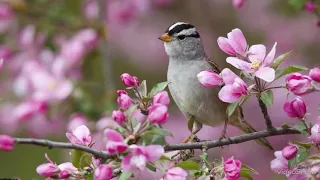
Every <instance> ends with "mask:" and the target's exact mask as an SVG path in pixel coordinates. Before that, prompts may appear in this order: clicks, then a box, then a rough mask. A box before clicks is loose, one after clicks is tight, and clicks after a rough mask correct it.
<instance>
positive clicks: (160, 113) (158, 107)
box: [148, 104, 169, 124]
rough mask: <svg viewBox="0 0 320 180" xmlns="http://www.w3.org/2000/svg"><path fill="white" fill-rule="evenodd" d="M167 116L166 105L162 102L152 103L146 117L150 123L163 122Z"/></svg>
mask: <svg viewBox="0 0 320 180" xmlns="http://www.w3.org/2000/svg"><path fill="white" fill-rule="evenodd" d="M168 118H169V113H168V107H167V106H165V105H163V104H153V105H152V106H151V107H150V109H149V115H148V119H149V120H150V122H152V123H157V124H164V123H166V122H167V120H168Z"/></svg>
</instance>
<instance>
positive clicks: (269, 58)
mask: <svg viewBox="0 0 320 180" xmlns="http://www.w3.org/2000/svg"><path fill="white" fill-rule="evenodd" d="M276 47H277V42H275V43H274V45H273V47H272V49H271V51H270V52H269V54H268V55H267V57H266V58H265V59H264V61H263V66H269V65H270V64H271V63H272V61H273V60H274V56H275V54H276Z"/></svg>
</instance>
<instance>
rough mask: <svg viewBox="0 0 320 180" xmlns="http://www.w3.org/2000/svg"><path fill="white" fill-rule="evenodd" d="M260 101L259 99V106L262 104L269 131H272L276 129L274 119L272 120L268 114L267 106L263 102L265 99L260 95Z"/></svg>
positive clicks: (261, 107)
mask: <svg viewBox="0 0 320 180" xmlns="http://www.w3.org/2000/svg"><path fill="white" fill-rule="evenodd" d="M258 101H259V106H260V109H261V112H262V114H263V117H264V119H265V121H266V125H267V129H268V130H269V131H272V130H273V129H274V127H273V126H272V121H271V119H270V116H269V114H268V109H267V106H266V105H265V104H264V103H263V101H262V100H261V99H260V97H258Z"/></svg>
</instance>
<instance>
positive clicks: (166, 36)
mask: <svg viewBox="0 0 320 180" xmlns="http://www.w3.org/2000/svg"><path fill="white" fill-rule="evenodd" d="M158 39H160V40H161V41H163V42H171V41H172V38H171V36H169V34H168V33H165V34H162V35H161V36H160V37H159V38H158Z"/></svg>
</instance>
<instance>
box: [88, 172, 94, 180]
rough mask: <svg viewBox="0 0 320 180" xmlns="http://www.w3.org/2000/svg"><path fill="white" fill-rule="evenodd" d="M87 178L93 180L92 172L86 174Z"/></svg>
mask: <svg viewBox="0 0 320 180" xmlns="http://www.w3.org/2000/svg"><path fill="white" fill-rule="evenodd" d="M87 180H94V176H93V172H92V173H90V174H89V175H88V177H87Z"/></svg>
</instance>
